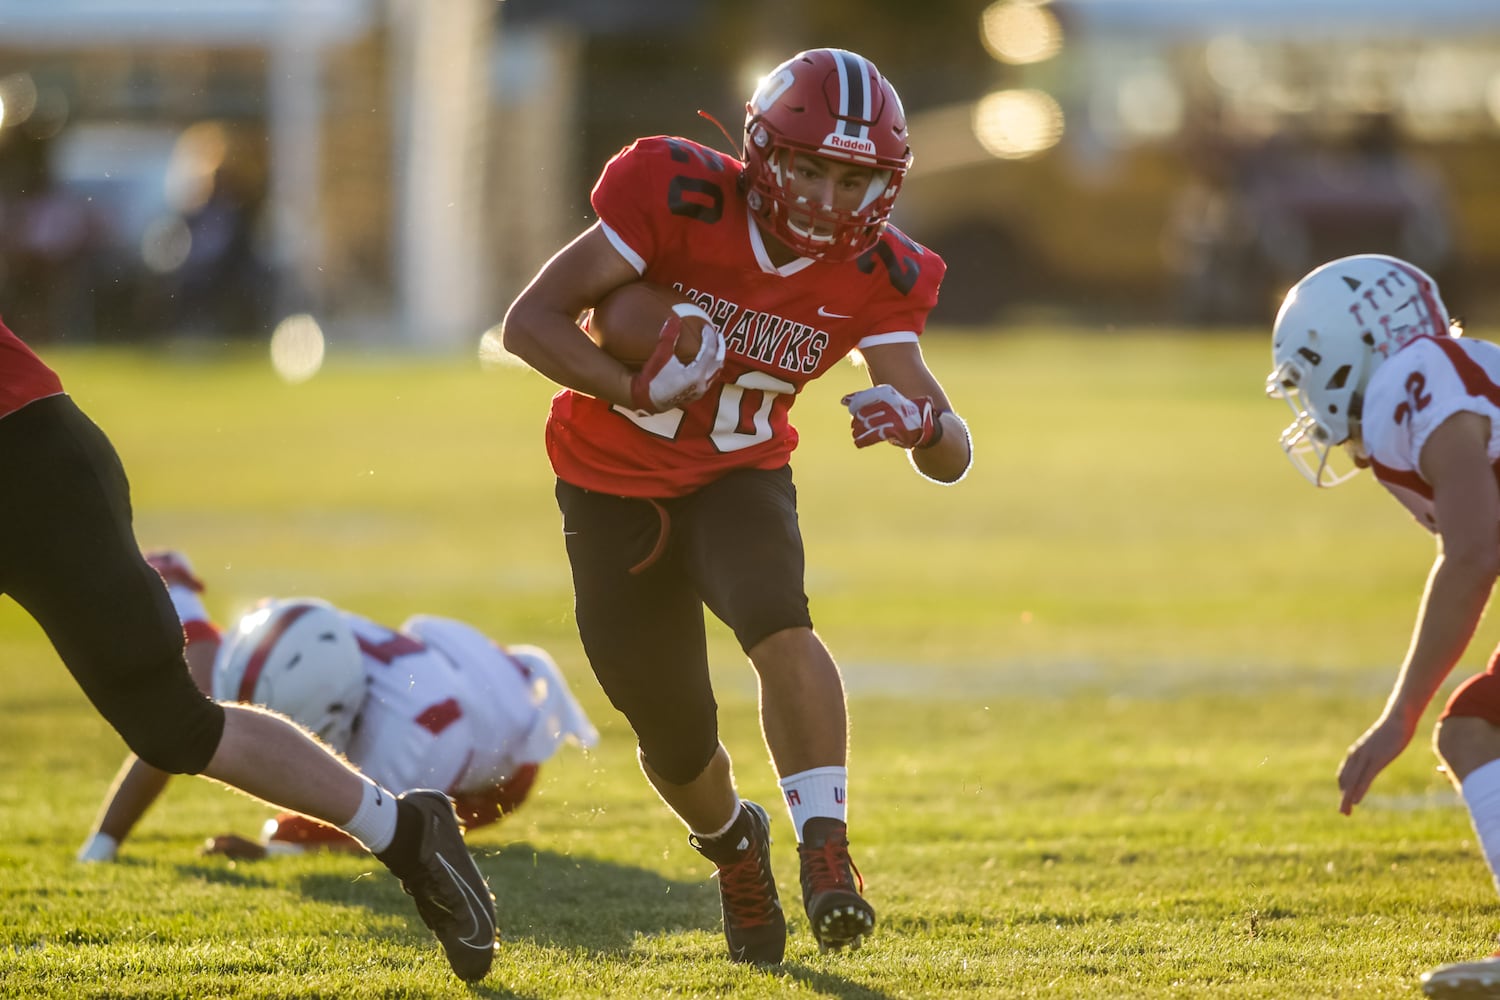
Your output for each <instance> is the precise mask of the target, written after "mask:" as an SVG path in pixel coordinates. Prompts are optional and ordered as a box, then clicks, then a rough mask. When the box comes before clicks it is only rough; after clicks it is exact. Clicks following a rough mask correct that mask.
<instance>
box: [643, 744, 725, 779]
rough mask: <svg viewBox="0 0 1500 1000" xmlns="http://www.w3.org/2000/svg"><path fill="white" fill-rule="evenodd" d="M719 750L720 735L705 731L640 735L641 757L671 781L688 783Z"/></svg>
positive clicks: (653, 769)
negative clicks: (673, 735) (663, 736)
mask: <svg viewBox="0 0 1500 1000" xmlns="http://www.w3.org/2000/svg"><path fill="white" fill-rule="evenodd" d="M718 750H719V735H718V733H717V732H712V731H710V732H708V733H707V734H704V735H702V736H700V737H699V738H696V739H684V738H681V737H680V736H679V738H675V739H673V738H668V739H664V740H651V741H649V742H648V740H647V738H646V737H645V736H644V735H643V736H641V742H640V749H639V752H640V757H641V761H642V762H643V763H644V764H645V765H646V766H647V767H649V768H650V769H651V770H652V771H653V772H654V773H655V774H657V775H658V776H660V777H661V778H663V779H664V780H666V781H669V782H671V783H672V784H674V785H687V784H691V783H692V781H693V779H695V778H697V777H698V776H699V775H701V774H702V773H703V772H704V771H705V770H706V769H707V768H708V765H709V764H710V763H711V762H712V761H713V759H714V754H716V753H718Z"/></svg>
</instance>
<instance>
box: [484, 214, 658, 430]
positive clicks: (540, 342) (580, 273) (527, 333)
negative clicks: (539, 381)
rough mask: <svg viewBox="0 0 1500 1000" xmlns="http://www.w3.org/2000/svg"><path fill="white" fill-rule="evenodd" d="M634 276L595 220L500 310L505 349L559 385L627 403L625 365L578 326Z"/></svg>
mask: <svg viewBox="0 0 1500 1000" xmlns="http://www.w3.org/2000/svg"><path fill="white" fill-rule="evenodd" d="M639 278H640V275H639V274H638V273H636V270H635V268H634V267H633V266H632V265H631V263H630V262H629V261H627V260H626V259H625V258H624V257H623V256H621V254H620V252H619V251H618V250H616V249H615V247H614V245H613V244H612V243H610V241H609V237H608V236H606V235H605V233H604V229H603V228H602V227H601V226H600V225H599V224H598V223H595V224H594V225H593V226H591V227H589V228H588V229H587V230H585V231H584V232H583V233H582V234H581V235H579V236H578V238H577V239H575V240H573V242H572V243H569V244H568V245H567V246H566V247H564V248H563V249H562V250H560V251H558V253H557V254H556V255H555V256H553V258H552V259H551V260H549V261H548V262H547V263H546V264H545V265H544V266H543V267H542V269H541V271H539V272H538V273H537V275H536V277H535V278H533V279H532V280H531V284H529V285H527V286H526V289H525V290H524V291H523V292H521V294H520V295H519V296H517V298H516V300H515V301H514V302H512V303H511V306H510V309H509V310H507V311H506V314H505V322H504V325H503V328H502V330H503V332H502V338H503V342H504V344H505V349H506V350H507V351H509V352H510V353H512V354H514V355H516V357H518V358H520V359H521V360H522V361H525V362H526V363H527V364H529V365H530V366H531V367H533V368H535V369H536V370H537V371H539V372H541V373H542V374H543V375H545V376H547V377H548V378H550V379H551V380H552V381H554V382H556V383H558V384H559V385H565V386H567V387H568V388H570V389H576V390H578V391H579V392H583V393H587V394H588V395H590V396H595V397H598V398H599V399H604V400H608V401H609V402H611V403H616V404H618V405H620V406H630V405H631V378H632V373H631V371H630V369H628V368H626V367H625V366H624V365H623V364H621V363H620V362H618V361H616V360H615V359H614V358H612V357H610V356H609V355H608V354H605V353H604V352H603V351H601V350H600V349H599V347H598V345H597V344H595V343H594V342H593V341H592V340H590V339H589V337H588V334H586V333H584V332H583V329H582V328H581V327H580V326H579V325H578V321H579V318H580V317H581V316H582V315H583V314H584V313H585V312H587V311H588V310H590V309H592V308H593V307H594V306H595V305H597V304H598V303H599V302H600V301H601V300H602V299H603V298H604V297H605V296H606V295H608V294H609V293H610V292H612V291H613V290H615V289H616V288H618V287H620V286H621V285H623V284H625V283H626V282H629V281H636V280H638V279H639Z"/></svg>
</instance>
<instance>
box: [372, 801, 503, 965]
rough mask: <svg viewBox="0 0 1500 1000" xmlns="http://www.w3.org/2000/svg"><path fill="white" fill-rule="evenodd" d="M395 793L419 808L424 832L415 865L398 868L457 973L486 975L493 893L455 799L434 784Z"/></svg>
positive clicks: (492, 929) (492, 931)
mask: <svg viewBox="0 0 1500 1000" xmlns="http://www.w3.org/2000/svg"><path fill="white" fill-rule="evenodd" d="M397 799H398V800H399V801H400V802H403V803H407V804H410V805H411V806H412V807H414V808H415V809H416V810H417V811H418V812H419V813H420V815H421V821H422V834H421V839H420V843H419V846H418V848H417V861H416V864H415V866H414V867H413V868H412V869H411V870H409V871H402V872H395V873H394V874H395V875H396V876H397V877H398V878H399V879H400V880H401V888H402V889H404V890H405V891H406V893H407V895H409V896H411V897H412V898H413V899H414V900H415V901H416V904H417V913H419V914H420V915H421V917H422V922H423V923H425V924H426V925H427V927H428V928H429V929H430V930H431V931H432V933H433V934H434V935H436V937H437V939H438V942H439V943H441V944H442V946H443V951H444V953H445V954H446V955H447V956H448V964H449V965H450V966H452V968H453V972H454V974H455V975H457V976H458V978H460V979H464V980H468V981H470V982H473V981H475V980H479V979H483V978H484V977H485V974H486V973H488V972H489V971H490V963H491V962H493V961H494V960H495V897H494V896H493V895H491V894H490V887H489V885H488V884H487V883H486V882H485V880H484V876H483V875H482V874H480V871H479V867H478V866H477V865H475V864H474V858H473V856H472V855H470V854H469V849H468V848H467V847H466V846H464V837H463V831H462V829H461V828H460V827H459V825H458V816H457V815H456V814H455V813H454V811H453V803H452V802H451V801H449V799H448V796H446V795H444V794H443V793H442V792H439V791H434V790H432V789H430V788H424V789H417V790H414V791H410V792H404V793H402V794H401V795H399V796H397Z"/></svg>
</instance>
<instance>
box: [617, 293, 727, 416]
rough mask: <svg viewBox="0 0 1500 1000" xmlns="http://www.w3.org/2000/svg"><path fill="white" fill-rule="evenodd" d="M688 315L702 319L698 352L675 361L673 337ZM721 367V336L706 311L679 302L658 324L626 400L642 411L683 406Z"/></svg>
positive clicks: (722, 347) (689, 401) (657, 410)
mask: <svg viewBox="0 0 1500 1000" xmlns="http://www.w3.org/2000/svg"><path fill="white" fill-rule="evenodd" d="M688 317H693V318H695V319H701V320H702V321H703V326H702V332H701V336H702V341H701V343H700V344H699V345H698V353H697V354H695V355H693V359H692V360H691V361H688V362H686V363H684V362H682V361H679V360H677V355H676V350H677V338H678V337H679V336H681V335H682V327H683V322H684V320H685V319H687V318H688ZM723 367H724V338H723V337H722V336H720V335H719V331H718V330H717V329H715V327H714V325H713V323H711V322H710V321H709V318H708V313H706V312H704V311H703V310H702V309H699V308H698V307H697V306H694V305H688V304H685V303H680V304H678V305H675V306H673V307H672V315H671V316H670V317H669V318H668V319H667V321H666V322H665V323H663V324H662V327H661V334H660V336H659V338H658V340H657V342H656V350H655V351H653V352H651V357H649V358H647V359H646V363H645V364H644V365H642V366H641V370H640V371H638V372H636V374H635V377H634V378H632V379H631V380H630V403H631V405H632V406H634V407H635V408H636V409H637V410H641V411H642V412H645V413H663V412H665V411H667V410H670V409H674V408H675V407H678V406H685V405H687V404H688V403H691V402H692V401H693V400H695V399H697V398H698V397H699V396H702V395H703V394H704V393H705V392H707V391H708V387H709V386H711V385H713V381H714V378H715V376H717V375H718V374H719V369H721V368H723Z"/></svg>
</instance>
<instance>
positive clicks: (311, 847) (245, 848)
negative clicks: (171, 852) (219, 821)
mask: <svg viewBox="0 0 1500 1000" xmlns="http://www.w3.org/2000/svg"><path fill="white" fill-rule="evenodd" d="M307 851H338V852H340V853H344V854H364V853H365V848H364V845H363V844H361V843H360V842H359V841H357V840H355V839H354V838H353V837H351V836H349V835H348V834H347V833H344V832H343V831H342V830H339V829H337V828H335V827H331V826H327V825H325V824H323V823H319V822H318V821H317V820H315V819H309V818H308V817H306V816H301V815H298V814H297V813H290V812H285V813H282V814H281V815H279V816H277V817H276V818H275V819H270V820H267V821H266V825H265V829H264V830H263V831H262V833H261V839H260V840H259V841H254V840H250V839H248V838H246V837H242V836H240V835H239V834H237V833H221V834H219V835H218V836H217V837H210V838H209V839H208V840H207V841H206V842H205V843H204V844H203V849H202V853H203V854H218V855H222V856H224V857H226V858H234V859H235V860H237V861H259V860H261V859H262V858H267V857H273V856H276V855H283V854H303V853H306V852H307Z"/></svg>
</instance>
